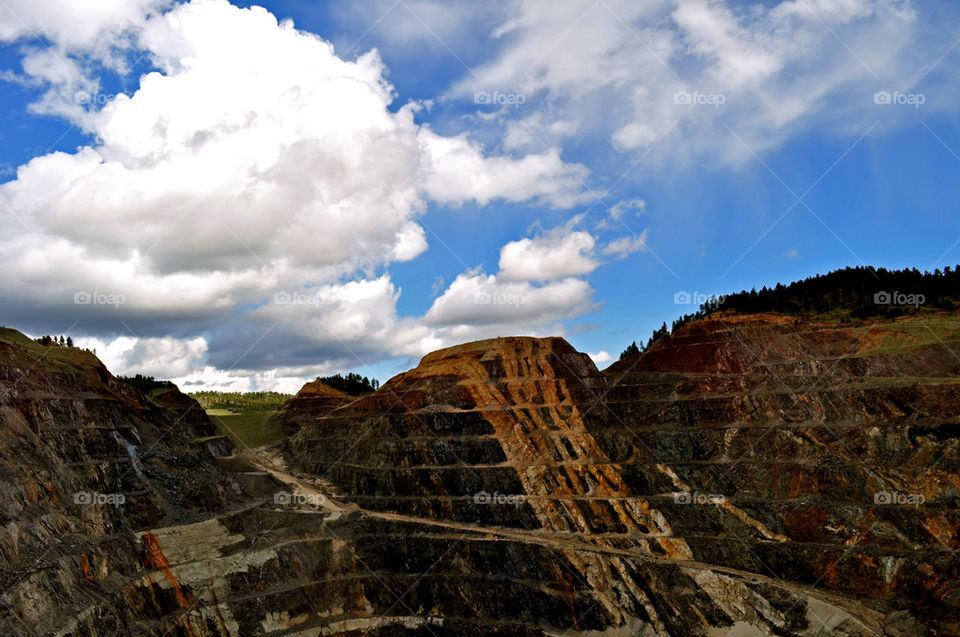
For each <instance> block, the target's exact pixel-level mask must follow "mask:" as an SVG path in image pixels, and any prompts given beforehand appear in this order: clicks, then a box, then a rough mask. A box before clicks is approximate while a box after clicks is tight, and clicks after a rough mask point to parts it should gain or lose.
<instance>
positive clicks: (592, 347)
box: [0, 0, 960, 391]
mask: <svg viewBox="0 0 960 637" xmlns="http://www.w3.org/2000/svg"><path fill="white" fill-rule="evenodd" d="M635 4H637V3H632V2H626V1H625V0H624V1H623V2H620V1H615V0H598V2H594V3H592V4H591V3H583V2H572V1H571V2H557V3H536V2H522V1H519V0H514V1H504V2H496V3H482V5H480V6H477V3H469V2H433V1H430V0H419V1H413V0H401V1H398V2H393V1H383V2H381V1H380V0H370V1H368V2H360V3H357V2H329V3H302V2H290V1H286V2H261V3H239V2H237V3H234V4H232V5H231V4H229V3H227V2H226V1H225V0H193V2H190V3H173V2H169V1H163V0H134V1H132V2H116V3H112V2H105V3H103V6H102V7H101V8H100V10H99V11H98V12H96V13H95V14H93V13H92V12H89V11H86V12H84V10H82V9H78V8H76V7H74V6H73V5H71V4H70V3H66V2H60V1H58V0H49V1H48V2H43V3H36V2H33V3H31V2H26V1H25V0H24V1H22V2H10V4H9V7H8V8H7V9H5V10H4V9H0V42H3V43H4V45H3V46H2V47H0V70H2V73H3V75H2V78H3V96H4V98H3V102H2V108H0V121H2V124H0V139H2V142H3V143H2V144H0V154H2V155H0V204H2V206H0V222H2V223H3V226H4V227H5V228H6V229H7V230H6V232H5V233H4V234H5V236H3V237H0V254H2V256H3V259H4V262H5V264H6V265H7V271H8V277H5V279H6V280H5V281H4V282H2V283H0V307H4V308H5V310H6V311H5V312H4V313H3V316H0V321H3V322H5V323H6V324H8V325H11V326H14V327H17V328H19V329H21V330H23V331H25V332H28V333H30V334H40V333H45V332H56V333H70V334H71V335H73V336H74V339H75V340H76V341H78V342H80V343H81V344H84V345H87V346H91V347H95V348H96V349H97V351H98V353H99V354H100V355H101V357H102V358H103V359H104V360H105V362H107V364H108V366H110V367H111V369H113V371H115V372H118V373H119V372H123V373H136V372H139V373H148V374H153V375H158V376H164V377H171V378H174V379H175V380H177V381H178V382H180V383H181V384H184V385H187V386H189V387H190V388H199V387H206V388H220V389H227V388H230V389H248V388H249V389H252V388H263V389H270V388H277V389H283V390H286V391H293V390H295V389H296V388H297V387H298V386H299V384H300V383H302V381H303V380H304V379H305V378H309V377H312V376H313V375H316V374H321V373H330V372H334V371H351V370H357V371H360V372H361V373H365V374H374V375H376V376H378V377H380V378H381V379H385V378H386V377H389V376H391V375H393V374H395V373H397V372H398V371H402V370H403V369H406V368H408V367H409V366H411V365H413V364H415V363H416V360H417V358H418V357H419V356H421V355H422V354H424V353H426V352H427V351H430V350H431V349H435V348H437V347H441V346H444V345H450V344H453V343H456V342H462V341H465V340H473V339H475V338H484V337H489V336H498V335H507V334H535V335H547V334H559V335H563V336H565V337H566V338H568V340H570V341H571V342H572V343H573V344H574V346H575V347H577V348H578V349H580V350H582V351H587V352H590V353H591V355H593V356H594V358H595V360H596V361H597V362H598V364H599V365H600V366H601V367H603V366H604V365H606V364H607V363H608V362H609V361H610V360H612V359H615V358H616V356H617V354H618V353H619V352H620V351H621V350H622V349H623V348H624V347H625V346H626V345H627V344H629V343H630V341H632V340H641V339H645V338H646V337H647V336H648V335H649V333H650V332H651V331H652V329H654V328H656V327H657V326H659V325H660V323H661V322H664V321H666V322H667V323H668V324H669V323H670V322H671V321H672V320H673V319H674V318H676V317H677V316H679V315H681V314H684V313H686V312H689V311H692V310H693V309H695V308H694V307H693V306H688V305H678V304H676V303H675V295H676V294H677V293H678V292H684V291H685V292H689V293H699V294H723V293H725V292H730V291H737V290H740V289H744V288H745V289H749V288H751V287H760V286H762V285H773V284H776V283H777V282H789V281H792V280H797V279H800V278H803V277H806V276H809V275H812V274H816V273H822V272H826V271H829V270H831V269H835V268H838V267H845V266H848V265H850V266H853V265H862V264H869V265H876V266H883V267H887V268H896V267H918V268H920V269H933V268H937V267H943V266H945V265H955V264H957V263H958V262H960V216H958V215H957V214H956V205H957V204H956V202H957V201H958V194H960V193H958V190H960V182H958V180H957V175H958V171H960V157H958V155H960V130H958V126H957V121H958V120H957V116H956V115H957V110H958V100H960V94H958V89H957V87H958V86H960V83H958V82H957V79H958V78H957V77H956V74H957V70H956V69H957V68H958V65H957V62H958V59H957V58H958V56H960V45H958V40H960V29H958V28H957V27H956V25H957V24H960V21H958V20H957V18H958V17H960V15H958V14H960V8H958V7H957V6H956V5H952V4H950V3H925V2H916V3H911V2H904V1H894V0H873V1H871V0H847V1H846V2H827V1H826V0H818V1H814V0H795V1H794V0H790V1H785V2H780V3H777V2H764V3H734V2H706V1H701V0H676V1H674V2H652V3H643V4H644V6H642V7H638V6H634V5H635ZM548 5H549V6H548ZM251 6H256V7H263V9H259V8H254V9H249V7H251ZM288 20H292V26H291V25H290V24H289V22H285V21H288ZM331 47H332V48H331ZM488 96H489V97H490V98H491V100H494V101H497V100H499V101H500V104H484V103H478V102H483V100H484V98H485V97H488ZM888 97H889V100H888V99H887V98H888ZM888 101H889V102H890V103H887V102H888ZM18 168H19V172H17V169H18ZM78 294H79V295H80V297H79V300H78V299H77V298H76V295H78ZM84 294H85V295H86V297H84Z"/></svg>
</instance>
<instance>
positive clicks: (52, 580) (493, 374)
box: [0, 314, 960, 636]
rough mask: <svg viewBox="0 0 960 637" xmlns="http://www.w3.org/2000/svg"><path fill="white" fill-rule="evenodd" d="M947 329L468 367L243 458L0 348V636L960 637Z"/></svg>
mask: <svg viewBox="0 0 960 637" xmlns="http://www.w3.org/2000/svg"><path fill="white" fill-rule="evenodd" d="M956 320H957V319H956V317H954V316H952V315H948V314H943V315H925V316H924V317H923V318H922V321H923V322H922V323H920V322H918V321H920V319H900V320H897V321H887V322H884V323H859V324H842V325H841V324H826V323H815V322H809V321H806V322H800V323H798V322H797V321H796V320H795V319H792V318H790V319H788V318H784V317H780V316H776V315H752V316H726V317H720V318H713V319H710V320H705V321H698V322H695V323H691V324H689V325H687V326H685V327H684V328H683V329H682V330H681V331H680V332H679V333H677V334H675V335H673V336H671V337H670V338H668V339H665V340H663V341H660V342H658V343H657V344H655V345H654V347H653V348H651V349H650V350H649V351H648V352H646V353H644V354H643V355H641V356H640V357H636V358H633V359H627V360H624V361H620V362H618V363H616V364H614V365H613V366H611V367H610V368H608V369H607V370H604V371H603V372H600V371H598V370H597V369H596V367H595V366H594V365H593V363H592V362H591V361H590V359H589V358H588V357H587V356H586V355H584V354H582V353H579V352H577V351H575V350H574V349H573V348H572V347H571V346H570V345H569V344H568V343H566V342H565V341H564V340H562V339H559V338H547V339H534V338H503V339H494V340H489V341H479V342H475V343H468V344H465V345H461V346H457V347H453V348H449V349H445V350H441V351H439V352H434V353H433V354H430V355H428V356H426V357H425V358H424V359H423V360H422V361H421V362H420V364H419V365H418V366H417V367H416V368H415V369H413V370H411V371H409V372H406V373H404V374H401V375H399V376H397V377H395V378H393V379H391V380H390V381H389V382H388V383H386V384H385V385H384V386H383V387H381V388H380V390H379V391H377V392H375V393H374V394H371V395H367V396H364V397H361V398H359V399H355V400H354V399H350V398H346V397H343V396H338V395H336V394H335V393H333V392H332V390H331V391H327V389H329V388H326V389H325V388H324V387H315V386H311V385H310V384H308V385H307V386H306V387H305V388H304V390H303V391H301V392H300V394H298V396H297V397H296V398H295V399H293V400H292V401H291V402H290V403H288V405H287V406H286V407H285V408H284V410H283V411H282V412H281V414H282V415H281V416H280V417H278V418H277V419H275V422H274V425H273V426H278V427H280V428H281V429H282V430H283V431H285V432H288V433H290V434H291V435H290V438H289V439H288V440H287V441H286V442H285V443H283V444H281V445H277V446H273V447H270V448H260V449H255V450H248V451H245V452H243V453H238V452H236V450H234V449H232V448H229V446H228V443H226V442H224V440H223V439H222V438H220V437H217V436H216V435H215V432H213V431H212V429H211V428H210V425H209V421H207V420H206V419H205V417H203V416H202V413H195V412H194V410H192V409H190V405H189V399H186V398H185V397H182V395H180V394H179V393H177V394H169V395H156V396H143V395H141V394H139V392H136V391H135V390H131V389H129V388H126V387H125V386H122V385H121V384H118V383H117V382H116V381H115V380H113V379H112V376H110V375H109V372H107V371H106V370H105V369H103V368H102V366H101V365H99V363H98V362H97V361H96V360H95V359H93V358H92V357H90V358H89V359H87V358H83V359H82V360H81V359H77V358H76V357H72V356H66V355H65V354H64V352H61V351H59V350H57V349H54V350H51V351H48V352H43V351H39V350H37V349H36V347H39V346H36V347H34V346H33V345H30V344H29V342H27V343H23V342H21V341H17V340H16V339H15V338H14V337H12V336H10V335H7V336H6V338H2V337H3V336H4V335H3V334H0V375H2V376H0V424H2V425H3V429H2V431H3V438H2V440H0V461H2V462H3V465H4V472H3V475H2V476H0V489H2V498H3V499H2V506H3V514H4V519H3V524H4V526H3V527H2V529H0V558H2V559H3V562H2V571H0V577H2V578H3V579H2V594H0V601H2V604H3V605H2V607H0V632H3V633H4V634H12V635H34V634H61V635H67V634H70V635H90V636H93V635H115V634H142V635H173V634H179V635H303V636H307V635H310V636H313V635H360V634H378V635H438V636H439V635H463V634H495V635H531V636H532V635H563V634H575V633H578V632H583V633H586V634H593V635H600V634H603V635H677V636H680V635H683V636H686V635H710V636H713V635H768V634H777V635H824V634H831V635H833V634H837V635H879V634H889V635H919V634H933V635H950V634H958V633H960V621H958V616H960V613H958V605H960V591H958V581H960V578H958V574H960V573H958V560H957V557H956V550H957V548H958V528H960V508H958V506H957V504H958V499H957V498H958V488H960V477H958V475H960V472H958V438H957V435H958V432H960V422H958V419H960V383H958V372H960V357H958V356H956V355H954V354H953V351H954V350H955V349H960V348H957V344H958V343H960V329H958V330H954V329H953V328H952V326H953V325H954V322H955V321H956ZM931 334H932V335H933V336H931ZM61 354H63V356H61ZM84 490H86V491H91V492H94V491H95V492H96V493H98V494H100V495H104V494H106V495H109V494H114V493H122V494H126V495H127V496H128V498H127V499H126V501H125V502H124V503H123V504H122V505H119V506H117V505H115V504H112V503H103V504H93V505H74V504H73V502H72V495H73V494H74V493H75V492H77V491H84Z"/></svg>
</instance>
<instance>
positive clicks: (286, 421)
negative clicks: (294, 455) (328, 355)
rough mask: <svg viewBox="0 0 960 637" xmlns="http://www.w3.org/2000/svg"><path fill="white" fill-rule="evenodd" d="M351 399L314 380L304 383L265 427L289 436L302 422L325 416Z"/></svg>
mask: <svg viewBox="0 0 960 637" xmlns="http://www.w3.org/2000/svg"><path fill="white" fill-rule="evenodd" d="M351 400H352V398H351V397H350V396H349V395H347V394H345V393H343V392H342V391H339V390H336V389H334V388H333V387H330V386H329V385H327V384H325V383H323V382H321V381H319V380H315V381H312V382H309V383H307V384H306V385H304V386H303V387H302V388H301V389H300V391H298V392H297V395H296V396H294V397H293V398H291V399H290V400H288V401H287V402H286V403H284V405H283V407H281V408H280V410H279V411H278V412H277V413H276V414H275V415H274V416H272V417H271V418H270V420H269V421H267V428H269V429H270V430H272V431H275V432H277V433H281V434H284V435H287V436H289V435H291V434H294V433H296V432H297V430H298V429H299V428H300V425H301V424H302V423H304V422H310V421H312V420H315V419H317V418H321V417H323V416H326V415H327V414H329V413H330V412H331V411H333V410H334V409H336V408H337V407H341V406H343V405H345V404H346V403H348V402H350V401H351Z"/></svg>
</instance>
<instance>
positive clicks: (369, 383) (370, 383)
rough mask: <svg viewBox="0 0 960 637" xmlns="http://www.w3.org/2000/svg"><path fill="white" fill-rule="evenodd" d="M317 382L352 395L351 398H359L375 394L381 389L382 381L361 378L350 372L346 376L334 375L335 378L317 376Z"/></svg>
mask: <svg viewBox="0 0 960 637" xmlns="http://www.w3.org/2000/svg"><path fill="white" fill-rule="evenodd" d="M317 380H318V381H320V382H321V383H323V384H324V385H328V386H330V387H333V388H334V389H336V390H339V391H342V392H343V393H345V394H350V395H351V396H359V395H360V394H369V393H370V392H375V391H377V390H378V389H380V381H379V380H377V379H376V378H373V379H370V378H367V377H366V376H361V375H360V374H355V373H353V372H350V373H349V374H347V375H346V376H344V375H342V374H334V375H333V376H317Z"/></svg>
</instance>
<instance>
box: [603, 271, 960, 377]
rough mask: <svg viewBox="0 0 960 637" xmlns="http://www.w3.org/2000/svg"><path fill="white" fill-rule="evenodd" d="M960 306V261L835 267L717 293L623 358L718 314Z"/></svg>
mask: <svg viewBox="0 0 960 637" xmlns="http://www.w3.org/2000/svg"><path fill="white" fill-rule="evenodd" d="M958 304H960V265H958V266H956V267H954V268H951V267H950V266H947V267H945V268H943V269H942V270H941V269H939V268H937V269H936V270H934V271H933V272H928V271H923V272H921V271H920V270H918V269H917V268H910V269H903V270H887V269H886V268H874V267H873V266H861V267H855V268H844V269H842V270H834V271H833V272H829V273H827V274H818V275H816V276H812V277H807V278H806V279H803V280H802V281H795V282H793V283H790V284H788V285H783V284H782V283H778V284H777V285H776V286H775V287H772V288H768V287H766V286H764V287H762V288H760V289H759V290H757V289H756V288H753V289H751V290H750V291H747V290H742V291H740V292H736V293H734V294H729V295H727V296H724V297H712V298H710V299H709V300H708V301H707V302H706V303H703V304H702V305H701V306H700V308H699V309H698V310H697V311H696V312H692V313H690V314H685V315H683V316H681V317H680V318H678V319H676V320H675V321H674V322H673V325H672V327H671V329H669V330H668V329H667V324H666V323H664V324H663V325H662V326H661V327H660V328H659V329H657V330H655V331H654V332H653V335H652V336H651V337H650V338H649V339H648V340H647V341H646V343H645V344H643V341H641V345H637V342H636V341H634V342H633V343H631V344H630V345H629V346H627V348H626V349H625V350H624V351H623V352H622V353H621V354H620V359H621V360H622V359H624V358H628V357H630V356H637V355H639V354H640V353H642V352H643V351H645V350H646V349H647V348H648V347H650V346H651V345H653V343H655V342H656V341H658V340H660V339H661V338H664V337H666V336H668V335H669V334H672V333H673V332H675V331H676V330H677V329H678V328H680V327H682V326H684V325H686V324H687V323H689V322H690V321H694V320H697V319H701V318H704V317H706V316H709V315H711V314H714V313H716V312H735V313H743V314H749V313H755V312H777V313H780V314H787V315H793V316H797V317H798V320H799V318H800V317H807V316H811V315H813V316H816V315H821V314H827V313H830V312H835V311H838V310H839V311H841V312H840V314H841V316H839V317H838V318H839V319H840V321H841V322H849V321H851V320H854V319H866V318H871V317H890V318H892V317H896V316H900V315H903V314H910V313H915V312H919V311H921V309H922V308H924V307H932V308H937V309H953V308H955V307H957V306H958Z"/></svg>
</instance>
